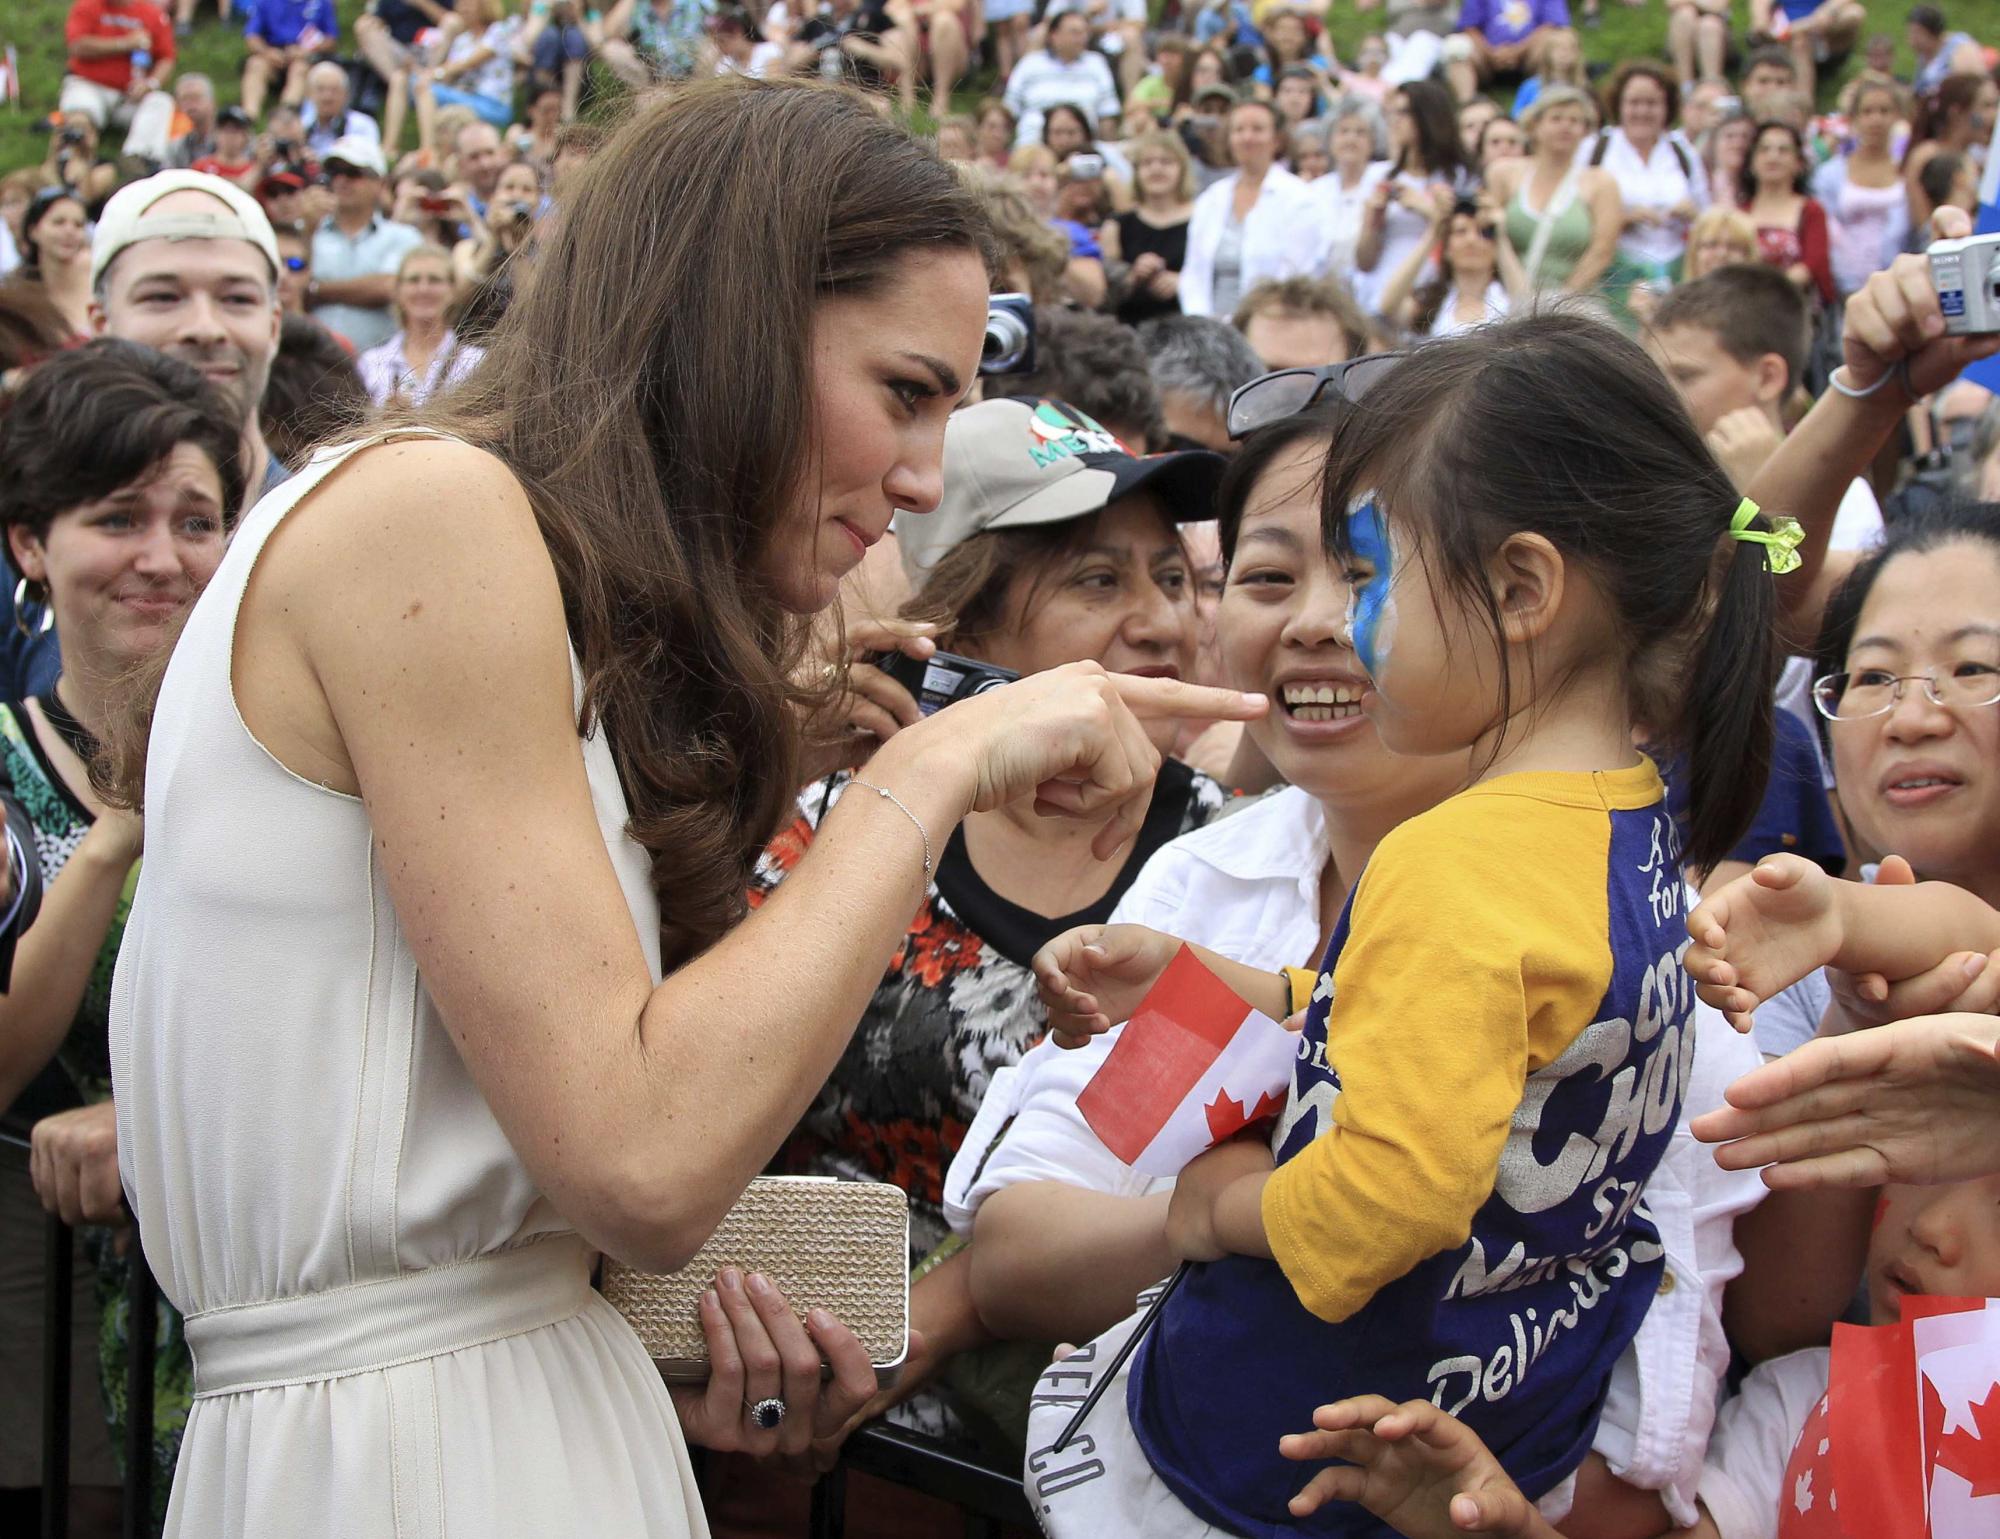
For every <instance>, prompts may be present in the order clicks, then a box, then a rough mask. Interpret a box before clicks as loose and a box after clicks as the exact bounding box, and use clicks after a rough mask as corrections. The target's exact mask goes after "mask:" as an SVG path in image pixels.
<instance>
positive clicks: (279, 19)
mask: <svg viewBox="0 0 2000 1539" xmlns="http://www.w3.org/2000/svg"><path fill="white" fill-rule="evenodd" d="M308 27H312V28H314V29H316V30H317V31H318V32H319V34H320V35H321V36H322V37H339V36H340V18H339V17H338V16H336V15H334V13H333V0H251V5H250V15H249V18H248V19H247V20H246V21H245V22H244V23H243V35H244V36H245V37H261V38H262V39H263V40H264V41H265V42H267V43H269V44H270V45H271V46H272V47H273V48H290V47H291V46H292V45H293V44H294V43H296V42H298V40H299V38H300V36H301V35H302V34H303V33H304V32H305V30H306V28H308Z"/></svg>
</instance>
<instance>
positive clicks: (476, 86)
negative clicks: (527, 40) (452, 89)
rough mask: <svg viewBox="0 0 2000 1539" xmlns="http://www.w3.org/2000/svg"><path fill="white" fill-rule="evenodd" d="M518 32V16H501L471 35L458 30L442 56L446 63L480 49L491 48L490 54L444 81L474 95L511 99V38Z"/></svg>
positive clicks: (512, 77)
mask: <svg viewBox="0 0 2000 1539" xmlns="http://www.w3.org/2000/svg"><path fill="white" fill-rule="evenodd" d="M520 31H521V18H520V17H518V16H503V17H502V18H501V19H500V20H498V21H496V22H494V23H493V24H492V25H491V26H489V27H488V28H487V29H486V30H485V31H484V32H482V33H480V34H479V35H478V36H477V37H474V36H473V35H472V34H471V33H470V32H461V33H459V34H458V36H456V37H454V38H453V39H452V40H451V51H450V52H449V53H447V54H446V55H445V62H446V63H447V64H456V63H457V62H458V61H459V60H460V59H463V58H465V57H466V56H467V55H468V54H472V53H476V52H477V51H478V50H479V49H481V48H490V49H492V50H493V56H492V57H491V58H489V59H487V60H486V61H485V62H484V63H483V64H480V65H478V66H477V67H476V68H473V69H469V70H467V71H466V72H465V73H464V74H463V75H460V76H459V77H458V78H457V79H456V80H452V81H447V82H446V84H448V85H454V86H456V87H458V89H459V90H461V91H469V92H471V93H472V94H473V95H474V96H484V97H487V98H488V99H489V100H492V101H496V102H511V101H513V99H514V39H515V37H516V36H518V35H519V33H520Z"/></svg>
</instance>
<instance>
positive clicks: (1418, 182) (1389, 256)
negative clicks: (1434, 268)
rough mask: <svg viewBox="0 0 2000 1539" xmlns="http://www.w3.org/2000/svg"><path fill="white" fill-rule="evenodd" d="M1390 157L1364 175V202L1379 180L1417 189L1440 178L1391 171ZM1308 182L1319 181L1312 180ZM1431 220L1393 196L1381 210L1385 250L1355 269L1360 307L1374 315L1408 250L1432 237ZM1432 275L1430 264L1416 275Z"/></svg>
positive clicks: (1354, 282) (1420, 278) (1354, 283)
mask: <svg viewBox="0 0 2000 1539" xmlns="http://www.w3.org/2000/svg"><path fill="white" fill-rule="evenodd" d="M1392 164H1393V162H1391V161H1387V160H1378V161H1376V162H1375V163H1374V164H1372V165H1371V166H1369V168H1368V169H1367V170H1366V171H1364V172H1363V173H1362V175H1361V201H1362V203H1363V204H1364V205H1365V204H1366V203H1367V201H1368V198H1369V195H1370V194H1372V193H1373V192H1374V191H1375V187H1376V184H1377V183H1379V182H1382V181H1385V180H1388V179H1389V178H1390V177H1392V176H1393V177H1394V179H1395V181H1396V182H1397V184H1398V185H1399V186H1403V187H1407V188H1410V189H1411V190H1412V191H1415V192H1424V191H1425V190H1426V189H1427V188H1429V187H1430V186H1432V185H1433V183H1435V182H1436V181H1438V180H1439V178H1436V177H1428V176H1419V175H1418V174H1417V173H1416V172H1414V171H1400V172H1392V171H1391V170H1390V169H1389V168H1390V166H1391V165H1392ZM1308 185H1317V184H1316V183H1309V184H1308ZM1430 233H1431V222H1430V220H1429V219H1427V218H1426V217H1425V216H1424V215H1422V214H1420V213H1418V212H1417V211H1416V210H1415V209H1413V208H1407V207H1405V206H1404V205H1403V204H1402V203H1400V202H1398V201H1396V200H1395V199H1394V198H1392V199H1391V200H1390V203H1389V206H1388V207H1387V208H1386V209H1384V210H1383V211H1382V254H1381V255H1380V256H1378V257H1377V258H1376V259H1375V265H1374V266H1373V267H1371V268H1370V269H1368V271H1367V272H1362V271H1361V270H1360V269H1359V268H1356V269H1355V271H1354V277H1353V280H1352V282H1351V283H1350V284H1349V287H1351V288H1352V289H1353V290H1354V298H1355V300H1356V301H1357V302H1358V303H1359V304H1360V306H1361V308H1362V309H1363V310H1364V311H1366V312H1367V313H1368V314H1370V315H1373V314H1375V312H1376V311H1377V310H1378V309H1379V308H1380V307H1381V302H1382V291H1383V290H1384V289H1386V288H1387V287H1388V286H1389V280H1390V279H1391V278H1393V277H1395V276H1396V272H1397V269H1399V268H1400V267H1401V266H1402V265H1403V262H1404V259H1405V258H1407V257H1408V256H1409V254H1410V253H1411V252H1412V251H1414V250H1416V248H1417V247H1418V246H1421V245H1422V244H1423V243H1424V242H1425V241H1426V240H1428V239H1429V238H1430ZM1429 276H1430V270H1429V268H1428V266H1427V267H1426V270H1425V271H1424V272H1422V273H1419V274H1418V275H1417V281H1418V282H1419V283H1422V282H1424V281H1425V280H1426V279H1427V278H1428V277H1429Z"/></svg>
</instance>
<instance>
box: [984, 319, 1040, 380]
mask: <svg viewBox="0 0 2000 1539" xmlns="http://www.w3.org/2000/svg"><path fill="white" fill-rule="evenodd" d="M1029 338H1030V333H1029V330H1028V328H1027V325H1026V324H1025V323H1024V322H1023V321H1022V319H1021V317H1020V316H1018V315H1016V314H1015V313H1014V312H1013V311H1011V310H989V311H988V312H987V313H986V340H985V342H984V343H983V344H982V345H981V347H980V349H979V366H980V368H981V369H982V370H984V371H985V372H986V373H988V374H1011V373H1013V372H1014V371H1015V370H1016V369H1017V368H1018V367H1019V366H1020V363H1021V360H1022V358H1023V357H1024V356H1025V355H1026V354H1027V351H1028V342H1029Z"/></svg>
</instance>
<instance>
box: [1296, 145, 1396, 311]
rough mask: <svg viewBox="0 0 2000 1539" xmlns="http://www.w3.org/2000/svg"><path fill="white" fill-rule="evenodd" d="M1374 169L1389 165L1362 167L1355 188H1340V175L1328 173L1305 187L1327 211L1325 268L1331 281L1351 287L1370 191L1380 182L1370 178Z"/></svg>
mask: <svg viewBox="0 0 2000 1539" xmlns="http://www.w3.org/2000/svg"><path fill="white" fill-rule="evenodd" d="M1375 165H1384V166H1386V165H1387V162H1386V161H1378V162H1375V163H1374V164H1373V165H1368V166H1363V167H1362V168H1361V175H1360V176H1358V177H1356V178H1355V181H1354V185H1353V186H1352V187H1343V186H1341V185H1340V173H1339V172H1338V171H1329V172H1327V173H1326V175H1325V176H1320V177H1315V178H1314V179H1313V180H1312V181H1310V182H1307V183H1306V186H1307V187H1309V188H1311V189H1312V193H1313V196H1314V197H1316V198H1318V199H1319V200H1320V204H1321V206H1322V207H1323V208H1324V209H1325V211H1326V212H1325V220H1326V259H1325V262H1324V264H1323V265H1324V266H1325V268H1326V271H1327V274H1328V276H1329V277H1334V278H1338V279H1339V280H1340V281H1341V282H1342V283H1346V284H1350V285H1351V284H1352V282H1353V279H1354V248H1355V246H1356V245H1357V244H1358V243H1359V242H1360V240H1361V221H1362V220H1363V219H1364V218H1365V217H1366V216H1367V212H1368V190H1369V189H1370V188H1371V187H1373V186H1374V185H1375V182H1376V181H1377V180H1380V178H1379V177H1377V178H1373V179H1371V178H1370V176H1369V172H1371V171H1373V170H1374V169H1375Z"/></svg>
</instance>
